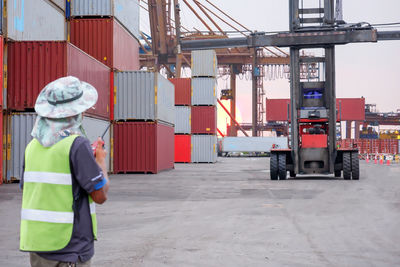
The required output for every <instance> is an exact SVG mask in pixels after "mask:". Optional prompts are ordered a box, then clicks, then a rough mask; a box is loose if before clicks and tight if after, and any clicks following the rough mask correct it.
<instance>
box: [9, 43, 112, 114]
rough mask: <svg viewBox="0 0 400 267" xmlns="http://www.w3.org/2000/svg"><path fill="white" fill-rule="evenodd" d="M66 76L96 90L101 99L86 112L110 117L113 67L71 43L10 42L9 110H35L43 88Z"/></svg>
mask: <svg viewBox="0 0 400 267" xmlns="http://www.w3.org/2000/svg"><path fill="white" fill-rule="evenodd" d="M64 76H75V77H77V78H79V79H80V80H82V81H85V82H87V83H90V84H91V85H93V86H94V87H95V88H96V89H97V93H98V95H99V98H98V101H97V103H96V105H95V106H94V108H92V109H89V110H88V111H87V115H89V116H94V117H99V118H104V119H109V118H110V111H109V99H110V98H109V95H110V69H109V68H108V67H107V66H105V65H103V64H102V63H100V62H98V61H97V60H96V59H94V58H93V57H91V56H89V55H87V54H86V53H84V52H83V51H81V50H80V49H78V48H77V47H75V46H73V45H71V44H70V43H68V42H62V41H61V42H55V41H47V42H44V41H41V42H9V43H8V77H7V78H8V89H7V93H8V99H7V107H8V108H9V109H12V110H29V109H33V108H34V106H35V102H36V98H37V96H38V95H39V93H40V91H41V90H42V89H43V88H44V87H45V86H46V85H47V84H48V83H50V82H52V81H54V80H56V79H58V78H61V77H64Z"/></svg>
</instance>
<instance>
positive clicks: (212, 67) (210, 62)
mask: <svg viewBox="0 0 400 267" xmlns="http://www.w3.org/2000/svg"><path fill="white" fill-rule="evenodd" d="M191 63H192V77H217V70H218V62H217V54H216V53H215V50H196V51H192V62H191Z"/></svg>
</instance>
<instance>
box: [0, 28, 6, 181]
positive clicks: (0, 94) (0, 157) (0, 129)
mask: <svg viewBox="0 0 400 267" xmlns="http://www.w3.org/2000/svg"><path fill="white" fill-rule="evenodd" d="M3 53H4V39H3V36H0V62H3V56H4V54H3ZM0 81H1V85H0V88H1V92H0V147H1V148H2V149H3V85H4V82H3V64H1V66H0ZM5 152H6V151H5V150H4V151H3V152H2V153H0V185H1V184H2V183H3V153H5Z"/></svg>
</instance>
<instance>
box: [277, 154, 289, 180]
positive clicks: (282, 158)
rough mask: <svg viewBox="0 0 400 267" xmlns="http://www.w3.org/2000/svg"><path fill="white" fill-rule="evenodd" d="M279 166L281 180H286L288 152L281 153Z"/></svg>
mask: <svg viewBox="0 0 400 267" xmlns="http://www.w3.org/2000/svg"><path fill="white" fill-rule="evenodd" d="M278 163H279V168H278V174H279V180H286V177H287V170H286V154H283V153H282V154H279V160H278Z"/></svg>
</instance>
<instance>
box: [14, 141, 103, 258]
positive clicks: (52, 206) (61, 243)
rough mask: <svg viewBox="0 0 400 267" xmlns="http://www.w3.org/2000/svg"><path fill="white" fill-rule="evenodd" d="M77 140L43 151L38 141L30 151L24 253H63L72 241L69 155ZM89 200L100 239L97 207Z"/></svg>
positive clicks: (23, 215) (24, 200) (23, 219)
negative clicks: (61, 251) (60, 251)
mask: <svg viewBox="0 0 400 267" xmlns="http://www.w3.org/2000/svg"><path fill="white" fill-rule="evenodd" d="M76 137H77V136H76V135H73V136H69V137H67V138H65V139H63V140H61V141H59V142H58V143H56V144H54V145H53V146H51V147H43V146H42V145H40V143H39V142H38V141H37V140H36V139H34V140H32V141H31V142H30V143H29V144H28V146H27V148H26V151H25V170H24V171H25V172H24V188H23V196H22V210H21V240H20V249H21V250H23V251H36V252H41V251H43V252H44V251H56V250H60V249H62V248H64V247H65V246H66V245H68V243H69V241H70V239H71V236H72V231H73V223H74V211H73V209H72V207H73V203H74V198H73V192H72V175H71V168H70V161H69V154H70V150H71V146H72V143H73V142H74V140H75V138H76ZM88 198H89V203H88V205H89V206H90V215H91V218H92V228H93V235H94V237H95V238H96V232H97V221H96V215H95V206H94V205H95V204H94V203H92V202H93V201H92V199H91V198H90V196H88Z"/></svg>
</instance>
